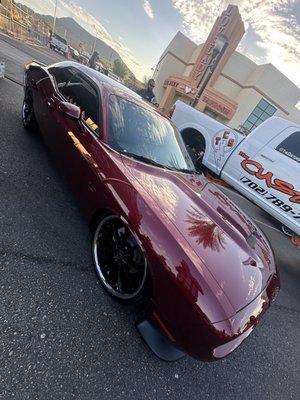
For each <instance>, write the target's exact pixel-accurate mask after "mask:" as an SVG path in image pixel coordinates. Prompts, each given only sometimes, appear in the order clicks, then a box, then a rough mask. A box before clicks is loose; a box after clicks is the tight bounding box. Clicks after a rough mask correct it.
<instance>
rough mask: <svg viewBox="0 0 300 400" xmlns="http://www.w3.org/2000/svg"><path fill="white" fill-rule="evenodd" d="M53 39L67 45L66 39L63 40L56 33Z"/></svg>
mask: <svg viewBox="0 0 300 400" xmlns="http://www.w3.org/2000/svg"><path fill="white" fill-rule="evenodd" d="M53 37H54V38H55V39H57V40H59V41H60V42H62V43H63V44H67V41H66V39H64V38H62V37H61V36H59V35H57V34H56V33H54V34H53Z"/></svg>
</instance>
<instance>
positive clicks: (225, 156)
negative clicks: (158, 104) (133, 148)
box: [172, 101, 300, 235]
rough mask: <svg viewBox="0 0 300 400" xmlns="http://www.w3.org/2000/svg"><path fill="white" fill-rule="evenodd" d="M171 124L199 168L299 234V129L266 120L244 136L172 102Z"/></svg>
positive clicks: (284, 121) (285, 121)
mask: <svg viewBox="0 0 300 400" xmlns="http://www.w3.org/2000/svg"><path fill="white" fill-rule="evenodd" d="M172 121H173V122H174V124H175V125H176V126H177V128H178V129H179V131H180V132H181V134H182V137H183V139H184V141H185V143H186V144H187V145H188V146H189V147H192V148H194V149H197V151H198V152H200V153H201V152H203V153H204V157H203V160H202V164H203V165H204V166H205V167H207V168H208V169H209V170H210V171H212V172H213V173H215V174H217V175H218V176H219V177H220V178H221V179H223V180H224V181H225V182H228V183H229V184H230V185H231V186H233V187H234V188H235V189H236V190H238V191H239V192H241V193H242V194H243V195H245V196H246V197H248V198H249V199H250V200H251V201H253V202H254V203H256V204H257V205H258V206H259V207H261V208H263V209H264V210H265V211H266V212H267V213H269V214H271V215H272V216H273V217H274V218H276V219H277V220H278V221H280V222H281V224H282V225H283V226H284V231H285V232H286V231H287V230H286V228H285V227H288V228H289V229H290V231H291V232H295V233H296V234H297V235H300V179H299V176H300V126H299V125H297V124H295V123H293V122H290V121H287V120H285V119H283V118H279V117H271V118H269V119H267V120H266V121H265V122H263V123H262V124H261V125H259V126H258V127H257V128H255V129H254V130H253V131H252V132H251V133H249V134H248V136H245V135H243V134H241V133H239V132H238V131H236V130H233V129H231V128H229V127H228V126H226V125H223V124H221V123H220V122H218V121H216V120H214V119H213V118H211V117H209V116H208V115H206V114H204V113H202V112H200V111H197V110H195V109H194V108H192V107H190V106H189V105H187V104H185V103H183V102H181V101H177V102H176V104H175V107H174V109H173V110H172Z"/></svg>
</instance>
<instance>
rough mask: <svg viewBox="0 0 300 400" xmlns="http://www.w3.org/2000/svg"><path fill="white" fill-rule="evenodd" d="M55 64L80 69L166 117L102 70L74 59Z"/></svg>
mask: <svg viewBox="0 0 300 400" xmlns="http://www.w3.org/2000/svg"><path fill="white" fill-rule="evenodd" d="M54 66H61V67H74V68H76V69H78V70H79V71H81V72H83V73H84V74H85V75H87V76H88V77H89V78H91V79H92V80H93V81H94V82H96V83H97V84H98V85H99V86H104V87H105V88H106V89H107V90H108V91H109V92H110V93H112V94H115V95H117V96H120V97H123V98H125V99H126V100H129V101H133V102H134V103H137V104H138V105H140V106H141V107H143V108H146V109H148V110H150V111H152V112H154V113H156V114H157V115H159V116H161V117H163V118H166V117H165V116H164V115H162V114H161V113H160V112H159V111H157V110H156V109H155V108H154V107H153V106H152V105H151V104H148V103H147V102H146V101H144V100H143V99H142V97H141V96H140V95H139V94H137V93H135V92H134V91H133V90H131V89H129V88H127V87H126V86H124V85H123V84H122V83H119V82H117V81H115V80H114V79H112V78H110V77H108V76H106V75H104V74H102V73H101V72H98V71H96V70H94V69H92V68H90V67H87V66H86V65H82V64H79V63H77V62H73V61H62V62H60V63H57V64H54V65H51V67H54ZM166 119H168V118H166Z"/></svg>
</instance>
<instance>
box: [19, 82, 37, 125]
mask: <svg viewBox="0 0 300 400" xmlns="http://www.w3.org/2000/svg"><path fill="white" fill-rule="evenodd" d="M22 122H23V125H24V128H25V129H27V130H30V131H36V130H37V122H36V119H35V115H34V108H33V97H32V93H31V91H30V90H29V89H26V91H25V96H24V100H23V105H22Z"/></svg>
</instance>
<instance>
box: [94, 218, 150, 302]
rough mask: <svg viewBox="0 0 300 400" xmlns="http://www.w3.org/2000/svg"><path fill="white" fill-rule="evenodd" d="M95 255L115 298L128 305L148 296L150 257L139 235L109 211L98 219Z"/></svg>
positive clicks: (100, 274)
mask: <svg viewBox="0 0 300 400" xmlns="http://www.w3.org/2000/svg"><path fill="white" fill-rule="evenodd" d="M92 255H93V261H94V265H95V271H96V274H97V276H98V278H99V280H100V282H101V284H102V285H103V287H104V288H105V289H106V291H107V292H108V293H109V294H110V295H111V296H112V297H113V298H115V299H116V300H118V301H119V302H122V303H126V304H134V303H144V302H146V301H147V300H148V299H149V294H150V285H149V279H148V271H147V260H146V259H145V256H144V253H143V251H142V249H141V247H140V245H139V244H138V239H137V237H136V235H135V234H134V233H133V232H132V231H131V230H130V229H129V228H128V226H127V224H126V223H125V222H123V221H122V219H120V218H119V217H118V216H116V215H113V214H106V215H105V216H103V217H102V218H101V219H100V220H99V221H98V223H97V224H96V228H95V231H94V235H93V239H92Z"/></svg>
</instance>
